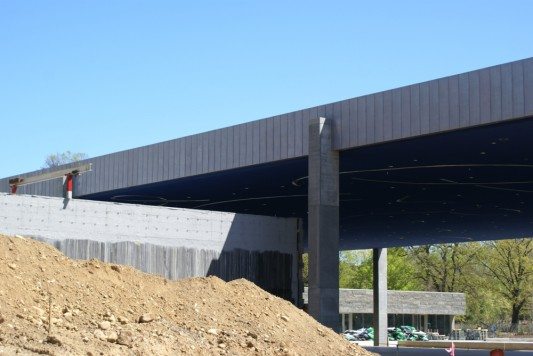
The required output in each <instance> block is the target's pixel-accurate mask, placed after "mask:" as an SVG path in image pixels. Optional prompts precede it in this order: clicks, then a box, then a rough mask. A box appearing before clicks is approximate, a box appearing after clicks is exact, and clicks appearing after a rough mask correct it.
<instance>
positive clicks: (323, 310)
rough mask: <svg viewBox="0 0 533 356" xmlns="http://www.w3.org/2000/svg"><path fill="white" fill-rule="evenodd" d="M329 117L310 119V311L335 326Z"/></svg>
mask: <svg viewBox="0 0 533 356" xmlns="http://www.w3.org/2000/svg"><path fill="white" fill-rule="evenodd" d="M332 136H333V135H332V126H331V121H330V120H327V119H325V118H323V117H319V118H315V119H311V120H310V122H309V190H308V192H309V193H308V194H309V198H308V199H309V205H308V209H309V216H308V219H309V220H308V236H309V313H310V314H311V315H312V316H313V317H315V318H316V319H317V320H318V321H319V322H321V323H322V324H324V325H326V326H329V327H331V328H333V329H334V330H338V329H339V328H340V321H339V152H338V151H335V150H333V146H332V142H331V141H332Z"/></svg>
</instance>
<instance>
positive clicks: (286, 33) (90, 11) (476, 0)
mask: <svg viewBox="0 0 533 356" xmlns="http://www.w3.org/2000/svg"><path fill="white" fill-rule="evenodd" d="M532 14H533V1H530V0H522V1H516V0H515V1H513V0H506V1H495V0H491V1H489V0H483V1H481V0H459V1H452V0H446V1H422V0H420V1H405V0H404V1H345V2H342V1H338V2H336V1H320V2H313V1H273V0H269V1H262V2H259V1H231V0H230V1H157V0H151V1H118V0H113V1H108V0H105V1H83V0H77V1H53V0H51V1H40V0H39V1H15V0H9V1H8V0H0V122H1V124H2V126H1V127H2V135H1V139H0V150H1V151H0V152H1V159H0V177H5V176H8V175H13V174H17V173H21V172H26V171H30V170H34V169H38V168H40V167H41V166H42V164H43V162H44V159H45V157H46V156H47V155H48V154H50V153H54V152H62V151H65V150H71V151H75V152H85V153H87V154H88V155H90V156H98V155H102V154H105V153H110V152H114V151H118V150H123V149H127V148H133V147H137V146H141V145H146V144H150V143H155V142H159V141H163V140H168V139H172V138H177V137H181V136H185V135H189V134H193V133H198V132H203V131H207V130H211V129H216V128H220V127H225V126H228V125H232V124H237V123H242V122H246V121H251V120H255V119H260V118H264V117H268V116H271V115H275V114H281V113H285V112H288V111H293V110H297V109H302V108H306V107H310V106H315V105H318V104H323V103H328V102H332V101H337V100H341V99H346V98H350V97H355V96H359V95H362V94H367V93H373V92H376V91H380V90H385V89H391V88H394V87H398V86H402V85H406V84H410V83H416V82H420V81H425V80H430V79H434V78H437V77H442V76H446V75H450V74H456V73H461V72H464V71H468V70H473V69H477V68H482V67H486V66H490V65H494V64H499V63H503V62H508V61H513V60H518V59H522V58H526V57H531V56H533V22H532V19H531V15H532Z"/></svg>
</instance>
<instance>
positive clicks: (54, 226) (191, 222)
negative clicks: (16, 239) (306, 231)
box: [0, 194, 298, 300]
mask: <svg viewBox="0 0 533 356" xmlns="http://www.w3.org/2000/svg"><path fill="white" fill-rule="evenodd" d="M297 223H298V221H297V220H296V219H290V218H274V217H265V216H255V215H243V214H233V213H223V212H211V211H205V210H190V209H179V208H167V207H154V206H145V205H133V204H119V203H107V202H96V201H87V200H76V199H74V200H71V201H68V202H67V201H65V200H63V199H61V198H53V197H42V196H30V195H8V194H0V233H3V234H19V235H23V236H29V237H32V238H36V239H39V240H42V241H45V242H48V243H51V244H53V245H54V246H56V247H57V248H58V249H59V250H61V251H62V252H63V253H65V254H66V255H67V256H69V257H71V258H76V259H90V258H98V259H100V260H103V261H107V262H113V263H120V264H127V265H131V266H133V267H136V268H138V269H140V270H142V271H145V272H148V273H155V274H159V275H162V276H165V277H167V278H170V279H178V278H185V277H193V276H206V275H217V276H219V277H221V278H223V279H225V280H232V279H235V278H241V277H242V278H247V279H249V280H251V281H253V282H255V283H256V284H258V285H259V286H261V287H262V288H264V289H266V290H268V291H270V292H272V293H275V294H277V295H279V296H281V297H284V298H287V299H293V300H295V298H296V295H297V289H298V288H297V233H298V232H297Z"/></svg>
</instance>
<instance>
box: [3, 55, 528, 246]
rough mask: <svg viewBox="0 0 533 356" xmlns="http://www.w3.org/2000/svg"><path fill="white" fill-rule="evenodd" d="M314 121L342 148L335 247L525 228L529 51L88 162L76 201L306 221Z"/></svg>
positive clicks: (50, 186)
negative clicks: (321, 120)
mask: <svg viewBox="0 0 533 356" xmlns="http://www.w3.org/2000/svg"><path fill="white" fill-rule="evenodd" d="M320 116H322V117H326V118H328V119H330V120H331V123H332V126H333V135H332V145H333V149H335V150H338V151H339V156H340V157H339V159H340V168H339V171H340V175H339V179H340V193H339V199H340V202H339V203H340V247H341V248H342V249H355V248H372V247H385V246H397V245H415V244H424V243H439V242H462V241H471V240H488V239H500V238H512V237H516V236H531V235H533V234H532V233H533V201H532V200H531V194H532V192H533V189H532V183H533V162H532V160H533V157H532V153H533V144H532V141H531V137H532V134H533V117H532V116H533V58H528V59H524V60H520V61H516V62H512V63H507V64H502V65H497V66H494V67H490V68H485V69H481V70H476V71H472V72H468V73H463V74H459V75H454V76H450V77H445V78H441V79H437V80H432V81H429V82H424V83H419V84H414V85H409V86H405V87H402V88H398V89H393V90H388V91H384V92H379V93H375V94H370V95H365V96H362V97H358V98H354V99H348V100H344V101H340V102H335V103H331V104H326V105H320V106H316V107H312V108H309V109H304V110H299V111H295V112H291V113H287V114H282V115H278V116H274V117H270V118H266V119H262V120H257V121H252V122H248V123H244V124H241V125H236V126H231V127H227V128H222V129H218V130H213V131H209V132H206V133H201V134H197V135H192V136H187V137H183V138H178V139H175V140H171V141H166V142H161V143H157V144H153V145H148V146H144V147H139V148H134V149H131V150H126V151H121V152H117V153H112V154H108V155H105V156H100V157H94V158H90V159H88V160H86V162H88V163H92V166H93V170H92V172H90V173H87V174H84V175H83V176H81V177H79V178H78V179H76V181H75V185H74V195H75V197H77V198H81V199H94V200H102V201H116V202H134V203H141V204H152V205H165V206H176V207H185V208H195V209H209V210H220V211H231V212H240V213H252V214H260V215H272V216H286V217H303V218H306V216H307V212H308V208H307V188H308V187H307V183H308V182H307V176H308V150H309V149H308V147H309V121H310V120H311V118H315V117H320ZM39 172H40V171H38V172H31V173H27V174H22V175H21V176H31V175H34V174H37V173H39ZM7 182H8V179H7V178H6V179H2V180H0V190H1V191H5V192H7V191H9V187H8V183H7ZM20 192H21V193H27V194H38V195H52V196H61V195H62V187H61V184H60V183H58V181H49V182H45V183H41V184H35V185H32V186H27V187H22V188H20Z"/></svg>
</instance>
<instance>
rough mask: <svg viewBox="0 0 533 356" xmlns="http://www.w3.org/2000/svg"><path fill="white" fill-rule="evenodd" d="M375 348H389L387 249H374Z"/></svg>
mask: <svg viewBox="0 0 533 356" xmlns="http://www.w3.org/2000/svg"><path fill="white" fill-rule="evenodd" d="M372 267H373V269H372V275H373V280H372V283H373V289H374V291H373V292H374V293H373V299H374V320H373V325H374V346H387V345H388V336H387V314H388V312H387V249H386V248H375V249H372Z"/></svg>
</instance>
